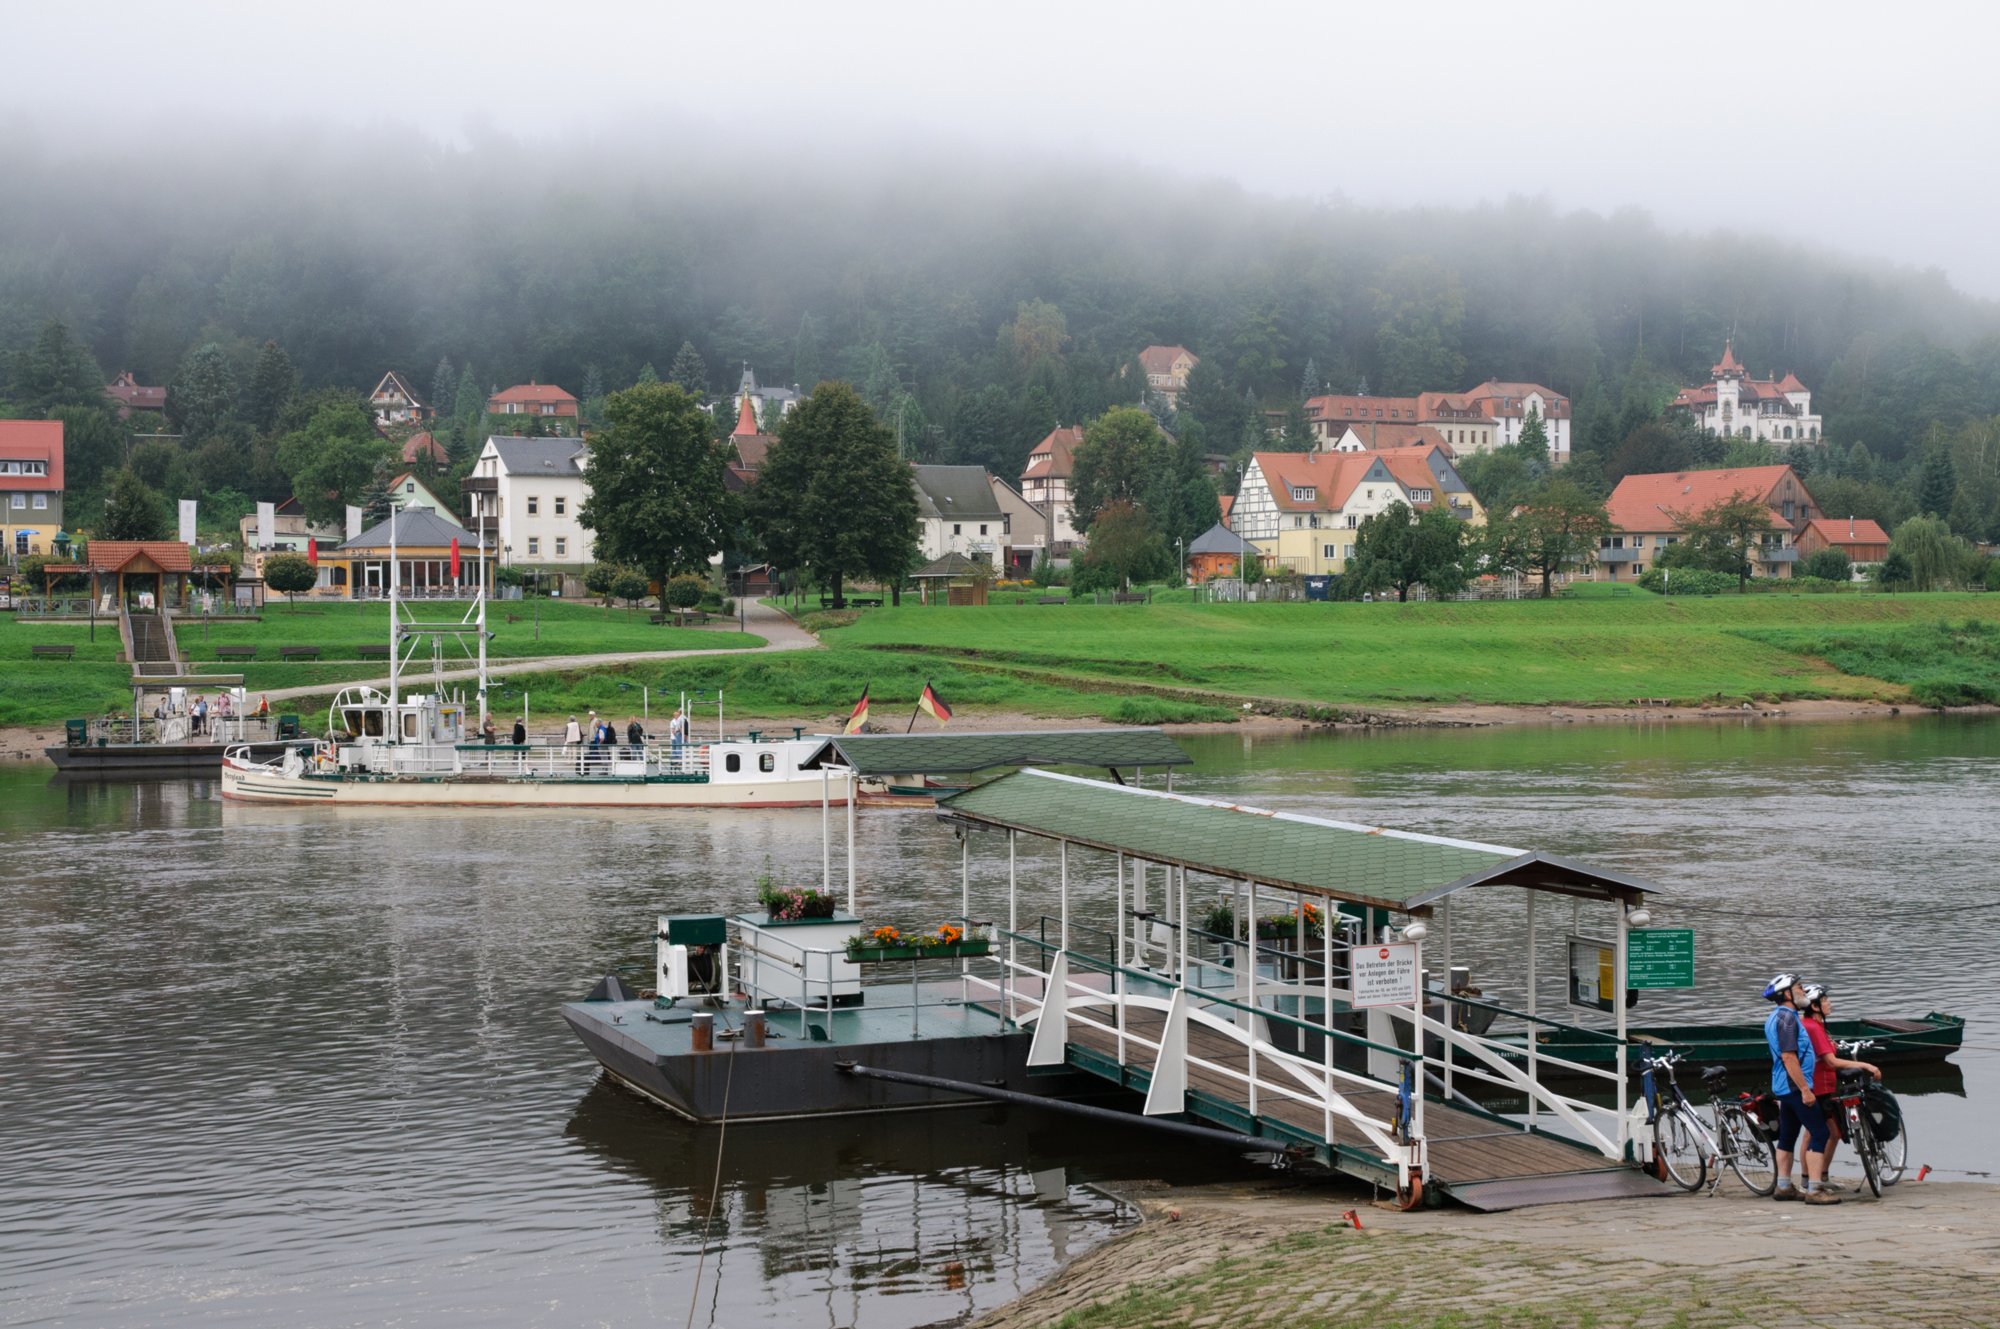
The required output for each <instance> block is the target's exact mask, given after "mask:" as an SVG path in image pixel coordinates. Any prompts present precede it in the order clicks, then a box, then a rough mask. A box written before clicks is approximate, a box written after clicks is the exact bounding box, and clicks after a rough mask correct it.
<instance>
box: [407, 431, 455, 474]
mask: <svg viewBox="0 0 2000 1329" xmlns="http://www.w3.org/2000/svg"><path fill="white" fill-rule="evenodd" d="M425 453H429V454H430V457H431V460H432V461H434V462H436V463H437V464H438V465H440V466H443V465H445V464H447V463H448V462H450V461H451V457H450V456H449V455H448V454H447V453H446V452H445V450H444V444H442V443H440V442H438V441H437V440H436V439H434V438H432V437H431V435H430V431H429V430H427V429H426V430H420V431H418V432H417V433H414V434H412V435H410V436H409V438H408V439H406V440H404V442H403V464H404V465H406V466H413V465H415V464H416V460H417V458H419V457H421V456H423V455H424V454H425Z"/></svg>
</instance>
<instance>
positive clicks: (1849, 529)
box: [1798, 517, 1889, 572]
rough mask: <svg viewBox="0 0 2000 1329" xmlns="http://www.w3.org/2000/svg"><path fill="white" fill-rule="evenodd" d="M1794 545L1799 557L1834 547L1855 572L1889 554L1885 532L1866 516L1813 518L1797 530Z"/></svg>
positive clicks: (1809, 555)
mask: <svg viewBox="0 0 2000 1329" xmlns="http://www.w3.org/2000/svg"><path fill="white" fill-rule="evenodd" d="M1798 546H1799V557H1800V558H1802V559H1804V558H1811V557H1812V556H1813V555H1814V554H1817V553H1818V552H1819V551H1820V550H1822V549H1838V550H1839V551H1840V552H1841V553H1843V554H1846V555H1847V557H1848V560H1849V561H1850V562H1852V563H1853V564H1854V566H1855V569H1856V571H1857V572H1858V571H1859V570H1860V569H1861V568H1863V567H1869V566H1873V565H1874V564H1876V563H1880V562H1881V561H1882V560H1883V559H1885V558H1887V557H1889V533H1888V532H1887V531H1885V530H1883V529H1882V528H1881V527H1880V526H1879V525H1877V524H1876V523H1874V522H1872V521H1869V520H1867V519H1866V518H1857V517H1845V518H1841V517H1814V518H1813V519H1812V520H1811V521H1809V522H1807V523H1806V527H1805V529H1804V530H1802V531H1800V532H1799V536H1798Z"/></svg>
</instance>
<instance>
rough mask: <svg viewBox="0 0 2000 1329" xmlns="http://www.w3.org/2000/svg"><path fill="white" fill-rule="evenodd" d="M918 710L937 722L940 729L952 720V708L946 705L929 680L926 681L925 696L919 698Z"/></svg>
mask: <svg viewBox="0 0 2000 1329" xmlns="http://www.w3.org/2000/svg"><path fill="white" fill-rule="evenodd" d="M917 709H918V710H920V711H922V712H924V713H925V714H926V715H928V716H930V717H931V719H933V720H936V721H937V722H938V727H939V728H940V729H942V728H943V727H944V726H945V725H946V724H947V723H949V722H950V720H951V707H949V706H947V705H945V704H944V698H943V697H940V696H938V694H937V692H936V690H935V689H933V688H932V687H931V681H930V680H929V679H928V678H927V679H925V680H924V695H923V696H921V697H918V698H917Z"/></svg>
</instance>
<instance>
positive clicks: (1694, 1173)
mask: <svg viewBox="0 0 2000 1329" xmlns="http://www.w3.org/2000/svg"><path fill="white" fill-rule="evenodd" d="M1653 1156H1654V1157H1655V1158H1657V1159H1659V1160H1660V1165H1661V1166H1662V1167H1664V1168H1665V1169H1666V1173H1667V1177H1668V1179H1669V1180H1670V1181H1672V1182H1673V1183H1674V1185H1676V1186H1678V1187H1680V1188H1681V1189H1682V1190H1684V1191H1694V1190H1700V1189H1701V1183H1702V1181H1703V1179H1704V1178H1706V1177H1707V1176H1708V1154H1707V1151H1706V1150H1704V1149H1703V1148H1702V1147H1701V1136H1700V1134H1699V1133H1698V1132H1697V1131H1696V1129H1695V1127H1694V1123H1693V1122H1691V1121H1689V1120H1688V1119H1687V1116H1686V1114H1685V1113H1683V1112H1682V1111H1681V1109H1680V1108H1679V1107H1678V1106H1674V1107H1663V1108H1661V1109H1660V1114H1659V1116H1657V1117H1655V1118H1654V1119H1653Z"/></svg>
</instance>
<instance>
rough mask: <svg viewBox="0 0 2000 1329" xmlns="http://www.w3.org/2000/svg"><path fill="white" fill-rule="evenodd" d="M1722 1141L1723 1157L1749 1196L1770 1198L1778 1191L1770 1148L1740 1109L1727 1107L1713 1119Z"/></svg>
mask: <svg viewBox="0 0 2000 1329" xmlns="http://www.w3.org/2000/svg"><path fill="white" fill-rule="evenodd" d="M1716 1127H1717V1129H1718V1130H1719V1131H1720V1132H1721V1134H1722V1138H1721V1140H1719V1141H1717V1143H1718V1144H1720V1145H1721V1146H1722V1156H1723V1158H1724V1159H1725V1160H1727V1161H1728V1163H1729V1170H1730V1171H1732V1172H1734V1173H1735V1174H1736V1179H1737V1180H1738V1181H1740V1182H1742V1183H1743V1184H1744V1185H1745V1186H1747V1187H1749V1188H1750V1193H1751V1194H1752V1195H1769V1194H1771V1193H1772V1192H1773V1191H1775V1190H1777V1189H1778V1160H1777V1155H1776V1154H1775V1153H1774V1152H1773V1151H1772V1149H1771V1146H1770V1145H1768V1144H1766V1143H1764V1138H1763V1137H1762V1136H1761V1135H1759V1134H1757V1132H1756V1131H1755V1130H1753V1129H1752V1128H1751V1126H1750V1118H1749V1117H1748V1116H1746V1115H1745V1114H1744V1111H1743V1109H1742V1108H1739V1107H1726V1108H1723V1109H1722V1110H1721V1111H1720V1112H1719V1113H1718V1114H1717V1116H1716Z"/></svg>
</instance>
